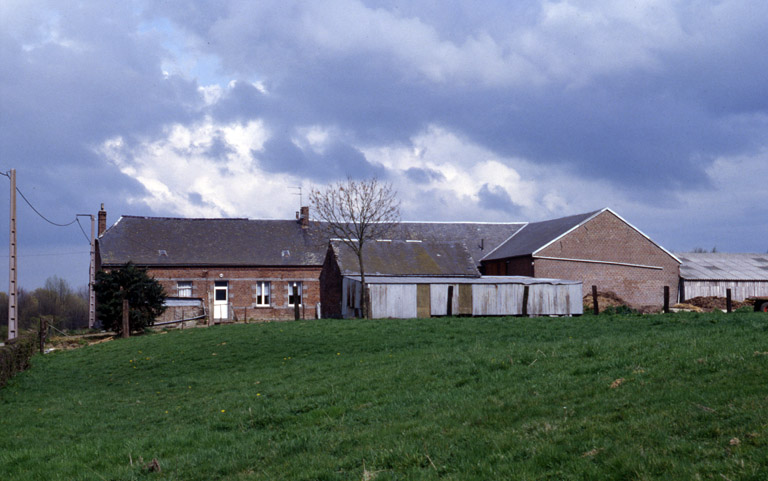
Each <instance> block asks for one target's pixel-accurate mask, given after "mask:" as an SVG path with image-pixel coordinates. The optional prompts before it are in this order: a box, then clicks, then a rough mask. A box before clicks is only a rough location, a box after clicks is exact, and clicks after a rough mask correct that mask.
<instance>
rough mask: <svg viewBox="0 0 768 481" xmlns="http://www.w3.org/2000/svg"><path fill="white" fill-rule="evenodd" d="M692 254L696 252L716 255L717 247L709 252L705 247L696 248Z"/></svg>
mask: <svg viewBox="0 0 768 481" xmlns="http://www.w3.org/2000/svg"><path fill="white" fill-rule="evenodd" d="M691 252H694V253H696V254H706V253H709V252H711V253H713V254H715V253H717V246H714V247H713V248H712V250H711V251H708V250H706V249H704V248H703V247H694V248H693V250H692V251H691Z"/></svg>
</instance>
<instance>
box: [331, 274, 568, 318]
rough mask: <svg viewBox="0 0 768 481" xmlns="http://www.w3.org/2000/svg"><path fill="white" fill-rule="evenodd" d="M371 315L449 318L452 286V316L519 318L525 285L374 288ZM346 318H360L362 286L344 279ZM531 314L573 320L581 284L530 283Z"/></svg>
mask: <svg viewBox="0 0 768 481" xmlns="http://www.w3.org/2000/svg"><path fill="white" fill-rule="evenodd" d="M368 287H369V291H370V299H371V306H370V309H371V311H370V312H371V317H372V318H374V319H381V318H406V319H408V318H418V317H429V316H445V315H447V313H448V289H449V287H452V288H453V296H452V299H451V311H452V314H453V315H473V316H519V315H522V314H523V296H524V290H525V285H524V284H522V283H517V284H516V283H509V282H500V283H483V284H467V283H462V284H426V283H418V284H417V283H413V284H369V286H368ZM343 288H344V289H343V303H344V304H343V305H342V312H343V315H344V317H355V316H359V315H360V312H359V309H360V282H359V281H355V280H351V279H348V278H344V281H343ZM527 306H528V308H527V313H528V315H530V316H552V315H558V316H568V315H579V314H582V313H583V305H582V299H581V285H580V284H530V285H528V305H527Z"/></svg>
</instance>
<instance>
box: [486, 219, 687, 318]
mask: <svg viewBox="0 0 768 481" xmlns="http://www.w3.org/2000/svg"><path fill="white" fill-rule="evenodd" d="M481 262H482V268H481V271H482V272H483V273H484V274H487V275H518V276H530V277H537V278H538V277H544V278H559V279H571V280H577V281H580V282H582V283H583V295H586V294H588V292H589V291H590V290H591V286H593V285H595V286H597V287H598V289H599V290H601V291H612V292H614V293H616V294H617V295H618V296H619V297H621V298H622V299H624V300H625V301H626V302H627V303H628V304H629V305H630V306H633V307H636V308H649V309H658V308H660V307H661V306H662V305H663V303H664V287H665V286H666V287H668V288H669V291H670V292H671V293H672V295H674V293H675V292H676V291H677V285H678V280H679V275H680V261H679V260H678V259H677V257H675V256H674V255H673V254H671V253H670V252H668V251H667V250H666V249H664V248H663V247H661V246H660V245H658V244H656V243H655V242H653V241H652V240H651V239H650V238H649V237H648V236H646V235H645V234H643V233H642V232H641V231H640V230H638V229H637V228H635V227H634V226H632V225H631V224H629V223H628V222H627V221H625V220H624V219H622V218H621V217H620V216H619V215H618V214H616V213H615V212H613V211H612V210H610V209H603V210H599V211H595V212H588V213H586V214H580V215H573V216H569V217H562V218H560V219H554V220H548V221H543V222H533V223H530V224H526V225H525V226H524V227H522V228H521V229H519V230H518V231H517V232H515V233H514V234H513V235H512V236H511V237H510V238H509V239H508V240H507V241H506V242H504V243H503V244H501V245H500V246H498V247H497V248H495V249H494V250H493V251H492V252H490V253H489V254H486V255H485V256H484V257H483V258H482V260H481Z"/></svg>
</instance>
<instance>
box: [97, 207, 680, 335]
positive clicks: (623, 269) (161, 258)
mask: <svg viewBox="0 0 768 481" xmlns="http://www.w3.org/2000/svg"><path fill="white" fill-rule="evenodd" d="M98 218H99V228H98V232H99V236H98V239H97V242H96V252H97V255H96V263H97V266H96V267H97V269H99V270H100V269H106V270H108V269H114V268H118V267H121V266H123V265H125V264H126V263H128V262H133V263H134V264H136V265H138V266H140V267H144V268H146V269H147V271H148V273H149V274H150V275H151V276H153V277H154V278H156V279H157V280H158V281H160V283H161V284H162V285H163V287H164V288H165V291H166V293H167V294H168V295H169V296H171V297H179V298H194V299H197V300H199V301H200V303H201V304H202V306H203V307H202V309H203V311H204V312H205V313H207V314H208V315H209V316H210V317H213V318H214V319H215V320H216V319H218V320H232V319H243V318H254V319H267V320H276V319H293V318H294V315H295V307H294V306H295V305H296V304H298V305H299V307H300V309H299V311H300V312H299V315H300V316H301V317H302V318H315V317H317V316H318V315H320V314H321V310H322V306H323V303H322V302H321V296H323V295H325V294H323V293H321V286H320V284H321V272H322V271H323V264H324V260H325V259H326V254H327V249H328V245H329V239H328V238H327V237H324V236H323V234H322V233H321V232H322V229H320V228H319V227H320V226H319V224H318V223H317V222H311V221H310V215H309V208H307V207H302V208H301V211H300V212H297V215H296V219H295V220H262V219H256V220H254V219H210V218H207V219H202V218H171V217H139V216H122V217H120V218H119V219H118V220H117V222H115V223H114V224H113V225H111V226H110V227H109V228H107V214H106V211H105V210H104V209H103V208H102V210H101V211H100V212H99V215H98ZM387 240H391V241H393V242H394V241H400V242H401V243H403V244H405V243H407V242H408V241H410V243H411V244H417V243H418V241H421V242H422V243H424V245H427V244H432V245H436V244H445V245H451V244H453V245H454V247H453V249H454V250H453V251H451V253H449V252H447V251H446V252H445V254H444V255H443V254H441V255H443V259H447V258H449V257H451V256H454V255H456V256H458V257H457V258H455V259H453V262H456V263H457V265H461V266H472V267H473V268H474V269H475V270H474V271H472V273H471V274H469V271H468V270H467V271H464V270H461V271H459V272H453V271H452V272H446V273H443V274H440V276H450V277H464V276H470V277H471V276H477V275H478V274H479V273H478V272H477V271H476V270H477V268H480V273H484V274H487V275H516V276H529V277H536V278H545V279H568V280H574V281H579V282H583V285H584V289H585V290H588V289H589V288H590V287H591V286H592V285H593V284H596V285H597V286H598V287H599V288H600V289H601V290H613V291H614V292H616V293H617V294H619V295H620V296H621V297H623V298H624V299H626V300H627V301H628V302H630V303H631V304H633V305H640V306H642V305H656V306H660V305H661V304H662V298H661V293H660V292H661V289H662V287H663V286H665V285H668V286H670V288H671V291H672V292H673V293H674V292H677V282H678V276H679V271H678V265H679V262H678V261H677V259H676V258H675V257H674V256H673V255H671V254H669V253H668V252H666V251H665V250H664V249H663V248H661V247H660V246H658V245H657V244H655V243H654V242H653V241H651V240H650V239H649V238H648V237H647V236H645V235H644V234H642V233H641V232H640V231H638V230H637V229H635V228H634V227H632V226H631V225H629V224H628V223H626V222H625V221H624V220H623V219H621V218H620V217H619V216H618V215H616V214H615V213H613V212H612V211H610V210H609V209H604V210H602V211H596V212H591V213H588V214H581V215H577V216H570V217H563V218H560V219H554V220H550V221H544V222H536V223H524V222H506V223H498V222H402V223H401V224H399V225H398V226H397V227H396V228H395V229H394V230H393V232H392V235H391V239H387ZM381 244H383V243H381ZM459 245H460V246H462V249H461V251H460V253H459V250H457V249H458V247H456V246H459ZM430 249H435V247H430ZM439 258H440V257H438V256H437V255H436V254H435V257H434V259H439ZM412 260H413V259H412ZM389 262H391V259H390V261H389ZM441 262H442V261H441ZM410 265H411V261H410V260H409V261H408V262H403V263H400V264H397V266H398V267H397V269H394V270H389V271H386V272H385V271H381V275H382V276H383V275H386V276H389V277H398V276H403V275H409V274H410V273H411V271H409V270H408V269H409V268H410ZM392 266H394V265H392ZM369 267H370V266H369ZM366 272H374V271H371V270H369V269H366ZM348 275H350V276H351V275H352V273H351V272H350V273H349V274H348ZM424 275H429V276H433V277H434V276H435V274H434V273H430V272H425V273H424ZM294 290H295V292H294ZM338 302H340V297H339V298H338V299H336V300H335V301H334V303H336V304H338ZM174 312H175V311H174ZM179 312H180V311H179ZM185 315H186V314H185ZM334 315H340V314H339V313H336V314H334Z"/></svg>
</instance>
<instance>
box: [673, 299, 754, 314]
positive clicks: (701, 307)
mask: <svg viewBox="0 0 768 481" xmlns="http://www.w3.org/2000/svg"><path fill="white" fill-rule="evenodd" d="M691 306H692V307H693V308H694V309H691ZM744 306H749V307H751V304H750V303H749V302H743V301H733V300H732V301H731V309H733V310H734V311H735V310H736V309H738V308H740V307H744ZM672 307H675V308H677V309H690V310H694V311H696V312H711V311H714V310H716V309H718V310H722V311H724V310H725V309H726V299H725V297H716V296H706V297H704V296H701V297H694V298H692V299H688V300H686V301H685V302H684V303H681V304H675V305H674V306H672Z"/></svg>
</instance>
